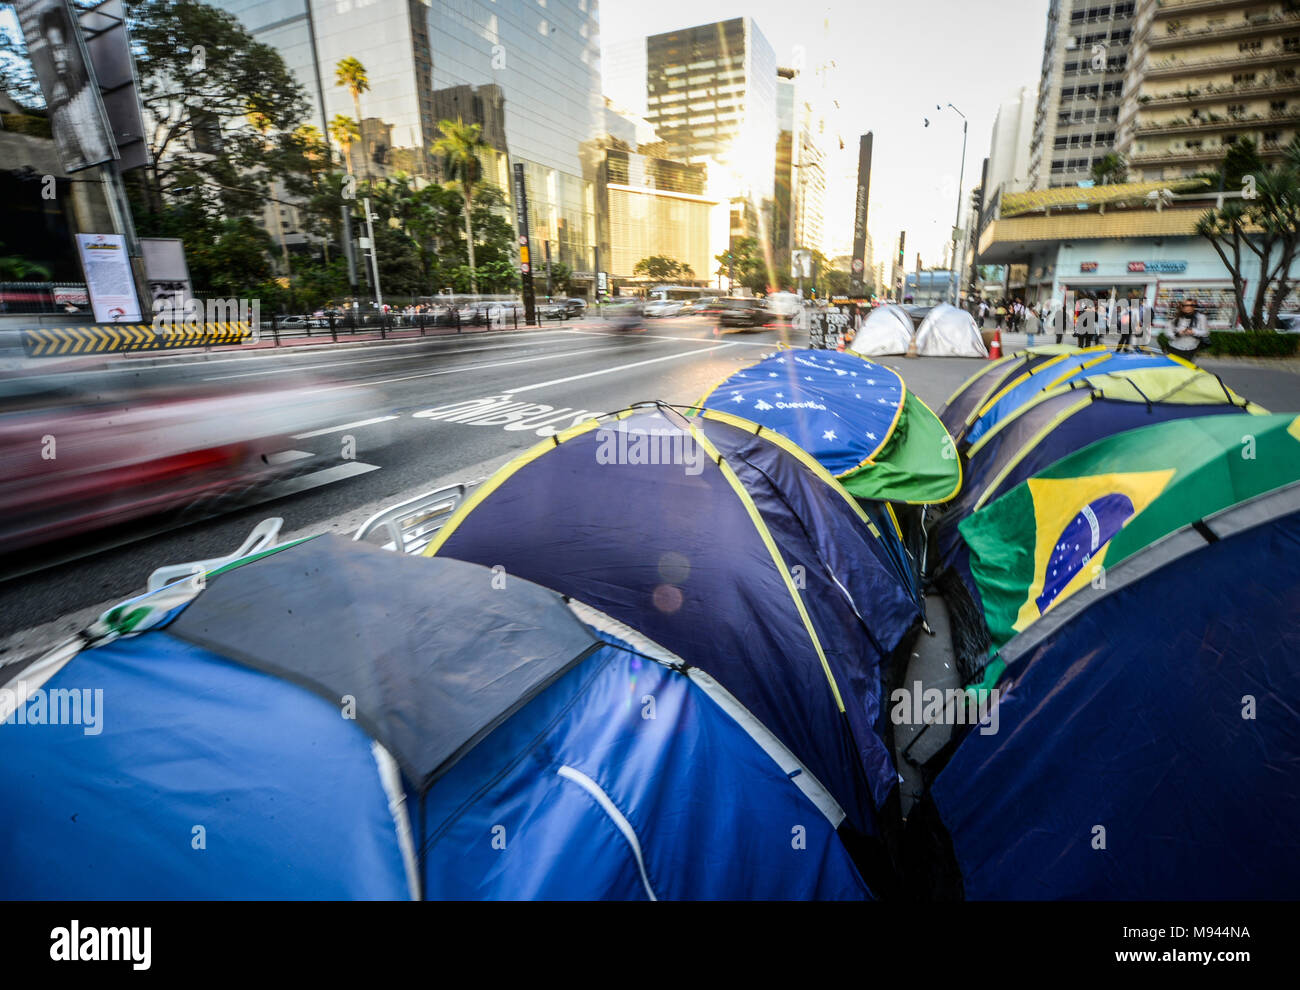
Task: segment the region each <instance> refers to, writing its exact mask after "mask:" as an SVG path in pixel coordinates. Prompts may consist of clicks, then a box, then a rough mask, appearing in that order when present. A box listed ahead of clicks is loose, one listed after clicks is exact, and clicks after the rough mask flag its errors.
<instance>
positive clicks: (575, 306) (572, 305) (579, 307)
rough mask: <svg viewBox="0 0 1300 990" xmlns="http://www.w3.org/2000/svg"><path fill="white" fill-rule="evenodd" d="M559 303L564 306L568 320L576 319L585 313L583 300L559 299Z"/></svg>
mask: <svg viewBox="0 0 1300 990" xmlns="http://www.w3.org/2000/svg"><path fill="white" fill-rule="evenodd" d="M560 302H562V303H563V304H564V306H565V309H566V310H567V312H568V316H569V318H570V319H577V318H578V317H581V316H585V315H586V313H587V300H585V299H578V298H577V297H574V298H572V299H561V300H560Z"/></svg>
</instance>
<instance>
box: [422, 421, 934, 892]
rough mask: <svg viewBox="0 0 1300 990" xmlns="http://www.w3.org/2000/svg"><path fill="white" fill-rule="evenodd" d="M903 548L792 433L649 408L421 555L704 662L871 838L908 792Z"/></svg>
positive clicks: (542, 462) (514, 482) (482, 495)
mask: <svg viewBox="0 0 1300 990" xmlns="http://www.w3.org/2000/svg"><path fill="white" fill-rule="evenodd" d="M696 455H698V456H696ZM575 492H576V493H581V494H580V496H575ZM890 539H896V536H895V535H894V534H892V533H887V532H882V531H881V530H879V529H878V528H877V527H876V526H875V525H874V524H872V523H871V522H870V521H869V519H868V518H867V516H866V514H865V513H864V512H863V510H862V509H861V507H859V506H858V504H857V502H856V501H855V500H854V499H853V498H852V496H850V495H849V494H848V493H847V492H845V491H844V489H843V488H841V487H840V486H839V485H838V484H837V483H836V482H835V480H834V479H833V478H831V476H830V475H829V474H828V473H827V471H826V469H825V468H823V467H822V466H821V465H820V464H818V463H817V461H816V460H814V459H813V458H812V457H811V456H810V455H809V454H807V453H806V452H804V451H802V450H800V449H799V448H798V447H797V446H795V445H794V444H793V443H792V442H790V441H789V440H787V439H786V438H785V437H783V436H781V435H779V434H777V433H774V432H772V431H770V430H766V429H764V428H763V427H761V426H759V425H757V424H754V423H752V422H749V421H748V420H742V419H738V418H736V417H734V416H731V415H729V414H727V413H722V412H717V411H714V410H704V411H702V412H701V413H700V414H699V415H698V416H695V417H692V418H690V419H687V418H686V417H684V416H682V415H681V414H680V413H679V412H677V410H675V409H673V408H671V407H668V406H663V405H658V404H646V405H643V406H637V407H633V408H631V409H628V410H625V411H623V412H621V413H618V414H615V415H612V416H608V417H603V418H601V419H599V420H590V421H588V422H586V423H583V424H579V425H578V426H575V427H573V428H571V429H569V430H567V431H565V432H564V433H561V434H558V435H557V436H556V437H554V438H552V439H549V440H546V441H543V442H542V443H541V444H539V445H537V446H536V447H534V448H533V449H532V450H530V451H527V452H525V453H524V454H522V455H520V456H519V457H518V458H516V459H515V460H514V461H513V462H511V463H510V464H508V465H506V466H505V467H504V468H502V469H501V470H500V471H498V472H497V473H496V474H495V475H494V476H493V477H492V478H490V479H488V481H487V482H485V483H484V484H483V485H482V486H481V487H480V488H479V489H478V490H477V491H476V492H475V493H474V494H473V495H472V496H471V497H470V498H469V499H468V500H467V501H466V502H465V503H464V504H463V505H462V506H461V507H460V509H459V510H458V511H457V512H456V514H455V515H454V516H453V517H452V518H451V519H450V520H449V521H448V522H447V524H446V525H445V526H444V527H443V528H442V529H441V530H440V531H439V532H438V535H437V537H435V539H434V541H433V542H432V543H430V545H429V547H428V549H427V550H426V553H429V554H431V555H432V554H437V555H439V556H451V557H459V558H460V559H462V560H469V561H473V562H476V563H481V564H484V565H486V566H489V567H494V566H500V567H501V568H502V569H503V571H504V573H506V574H508V575H518V576H520V577H522V578H525V579H527V580H530V581H534V582H536V583H538V584H541V585H544V586H546V587H550V588H553V589H554V590H556V591H559V592H560V593H561V594H565V595H571V596H572V597H574V598H576V599H578V600H579V601H583V602H586V603H587V604H589V605H591V606H592V607H593V608H599V609H601V610H602V611H604V612H606V613H608V614H609V615H611V616H612V617H613V618H615V619H617V620H619V621H620V622H624V623H626V624H627V625H629V626H631V627H632V628H633V629H636V630H637V631H638V632H640V633H641V634H643V635H645V636H648V637H649V638H650V639H652V640H654V641H655V642H657V643H661V644H663V646H664V647H665V648H666V649H669V650H672V651H673V652H674V653H676V654H677V655H679V656H681V657H682V658H683V659H684V660H685V661H686V662H687V663H689V664H691V665H692V666H697V667H700V668H702V669H703V670H704V671H706V672H707V673H709V674H710V675H711V676H712V677H714V678H715V679H716V680H717V681H718V682H719V683H720V684H722V685H723V686H724V687H725V688H726V689H727V690H728V691H730V692H731V693H732V694H734V695H735V696H736V698H737V699H738V700H739V701H740V703H741V704H743V705H744V706H745V707H746V708H747V709H748V710H749V711H751V712H753V714H754V716H755V717H756V718H758V719H759V720H760V721H761V722H762V723H763V724H764V725H765V726H767V728H768V729H770V730H771V731H772V733H773V734H774V735H775V736H776V737H777V738H778V739H780V740H781V741H782V742H783V743H784V745H785V746H786V747H787V748H788V749H789V750H790V751H791V752H792V753H794V754H795V755H796V756H797V757H798V758H799V759H800V760H801V761H802V762H803V763H804V764H805V765H807V766H808V768H809V770H811V771H812V772H813V773H814V774H815V775H816V776H817V778H818V779H819V780H820V781H821V782H822V783H823V784H824V785H825V786H826V788H827V790H828V791H829V792H830V793H831V794H832V795H833V796H834V797H835V798H836V800H837V801H838V802H839V804H840V806H841V807H843V808H844V810H845V813H846V815H847V816H848V818H847V824H849V825H850V826H851V827H852V828H853V829H854V830H856V831H857V832H859V833H860V834H862V835H868V836H870V835H879V834H881V833H882V831H883V829H882V826H881V820H882V818H884V819H885V820H886V821H889V820H890V816H882V815H881V814H880V809H881V808H882V807H884V805H885V803H886V802H887V801H888V800H889V799H890V798H891V796H893V795H895V794H896V786H897V774H896V772H895V769H894V765H893V760H892V758H891V756H890V754H889V746H888V742H887V737H888V734H889V728H890V727H889V725H888V720H887V717H886V716H887V712H886V708H885V705H884V703H883V702H884V699H883V691H884V678H885V677H886V676H887V672H888V671H889V669H890V667H891V665H892V664H893V661H894V659H895V654H896V652H897V651H898V649H899V647H900V646H901V645H902V644H903V643H904V640H905V638H907V637H908V635H909V633H910V632H911V631H912V629H913V628H915V625H916V623H918V621H919V618H920V607H919V604H918V603H917V601H916V600H915V598H914V597H913V595H912V592H911V582H910V577H909V576H908V575H907V574H905V573H904V572H902V571H901V570H900V568H899V564H898V556H897V555H896V554H895V553H893V552H891V549H890V547H889V546H888V545H887V543H886V541H887V540H890ZM891 815H892V812H891ZM868 882H869V883H870V882H871V878H870V877H869V878H868Z"/></svg>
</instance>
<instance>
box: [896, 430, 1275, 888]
mask: <svg viewBox="0 0 1300 990" xmlns="http://www.w3.org/2000/svg"><path fill="white" fill-rule="evenodd" d="M1277 419H1278V420H1279V422H1281V421H1284V420H1285V417H1277ZM1293 422H1294V421H1293ZM1207 425H1208V426H1210V428H1211V429H1212V428H1213V427H1215V426H1217V427H1222V428H1223V430H1224V432H1223V433H1221V434H1218V435H1217V436H1212V435H1211V434H1209V433H1207V432H1205V430H1206V427H1207ZM1229 425H1230V426H1232V427H1233V429H1231V430H1227V429H1226V428H1227V427H1228V426H1229ZM1255 425H1256V426H1260V425H1262V424H1255ZM1289 429H1291V428H1290V427H1286V426H1282V427H1274V428H1272V429H1261V430H1259V432H1258V433H1257V434H1256V435H1257V444H1258V445H1257V447H1256V451H1255V453H1256V457H1255V458H1254V459H1253V460H1251V459H1247V458H1243V457H1242V456H1241V454H1242V452H1243V451H1244V450H1245V449H1246V446H1245V444H1244V443H1242V442H1241V439H1242V436H1243V435H1244V434H1245V431H1244V430H1242V428H1241V424H1240V422H1239V421H1238V420H1237V418H1236V417H1216V418H1214V419H1213V420H1206V421H1195V420H1185V421H1182V422H1178V423H1171V424H1167V425H1165V426H1158V427H1152V428H1150V429H1149V430H1142V431H1137V432H1138V433H1145V434H1151V433H1155V432H1157V431H1164V432H1166V436H1165V438H1164V439H1166V440H1168V441H1171V442H1176V441H1181V442H1182V443H1187V442H1193V441H1204V442H1206V443H1212V442H1217V443H1218V444H1219V450H1220V451H1221V452H1222V455H1223V456H1221V457H1219V458H1218V459H1217V460H1211V459H1207V458H1200V459H1199V460H1200V463H1201V464H1202V468H1201V470H1200V471H1199V472H1196V473H1197V474H1199V477H1193V478H1190V479H1187V480H1186V481H1185V482H1184V481H1180V479H1183V478H1184V477H1185V475H1184V472H1185V471H1186V470H1187V468H1189V467H1190V463H1189V461H1188V459H1187V457H1186V456H1184V457H1181V458H1167V459H1165V460H1164V461H1161V460H1159V459H1154V458H1153V459H1150V460H1148V461H1147V462H1145V463H1138V462H1133V461H1132V460H1129V461H1128V462H1127V466H1128V467H1132V468H1137V469H1138V470H1137V473H1138V474H1145V475H1146V476H1147V477H1146V478H1145V479H1140V478H1138V477H1135V476H1129V477H1128V479H1127V480H1125V478H1124V474H1123V472H1122V470H1121V461H1120V460H1118V459H1117V461H1116V462H1115V464H1114V465H1113V470H1112V471H1111V474H1112V477H1114V478H1115V479H1116V480H1115V482H1114V484H1113V485H1112V486H1111V487H1109V488H1107V489H1106V490H1105V491H1104V492H1102V494H1099V495H1097V497H1096V498H1093V499H1090V501H1089V514H1087V515H1083V516H1082V518H1081V522H1082V526H1081V527H1072V526H1071V524H1070V523H1067V524H1065V525H1064V526H1062V527H1061V538H1057V536H1056V534H1055V533H1053V534H1052V535H1049V536H1048V537H1047V538H1046V542H1047V544H1048V545H1047V546H1046V547H1045V548H1044V551H1043V552H1044V553H1045V554H1046V555H1047V558H1048V559H1049V560H1052V561H1054V562H1056V563H1058V564H1059V563H1061V562H1064V561H1062V560H1060V559H1059V553H1058V551H1057V550H1056V548H1057V547H1058V546H1061V545H1064V547H1065V549H1066V550H1068V552H1069V554H1070V555H1074V553H1075V551H1074V549H1073V548H1074V545H1075V542H1078V543H1079V546H1080V552H1082V550H1083V548H1084V547H1085V546H1088V547H1091V545H1092V543H1091V540H1092V537H1091V536H1090V535H1089V534H1090V533H1092V532H1094V530H1093V521H1094V520H1095V521H1096V526H1097V529H1096V530H1095V532H1096V533H1097V534H1098V535H1099V536H1101V535H1103V534H1105V533H1106V532H1107V531H1108V530H1109V529H1110V528H1112V527H1113V526H1114V525H1115V523H1116V520H1117V519H1118V517H1119V516H1120V515H1123V513H1124V512H1125V511H1127V510H1126V507H1125V506H1124V504H1123V502H1122V501H1117V500H1115V499H1114V498H1113V496H1120V497H1121V498H1122V499H1125V500H1129V501H1132V500H1133V498H1136V499H1137V500H1138V501H1139V502H1140V501H1144V500H1147V499H1148V498H1150V496H1151V495H1152V494H1153V493H1155V492H1156V490H1157V488H1159V489H1160V491H1161V494H1155V497H1154V498H1150V501H1149V502H1148V508H1147V509H1146V511H1145V512H1144V513H1142V515H1153V516H1154V517H1158V518H1159V519H1160V520H1161V522H1160V523H1159V524H1158V525H1145V526H1143V527H1142V531H1143V533H1142V536H1141V537H1139V535H1138V534H1139V531H1138V530H1137V529H1133V532H1132V533H1131V534H1129V535H1128V546H1124V545H1120V544H1119V543H1118V542H1117V541H1118V539H1119V537H1118V536H1115V537H1113V538H1112V541H1111V544H1112V549H1111V552H1109V553H1107V554H1106V564H1107V567H1106V577H1105V582H1104V584H1102V583H1101V582H1098V585H1097V587H1092V586H1091V585H1088V586H1087V587H1086V590H1085V591H1084V592H1081V593H1079V594H1075V595H1073V596H1070V597H1066V596H1064V595H1062V594H1057V595H1056V597H1055V598H1054V602H1055V603H1056V604H1055V606H1054V607H1052V608H1051V609H1050V610H1049V611H1048V612H1046V614H1044V615H1043V616H1042V617H1041V618H1040V619H1039V620H1038V621H1037V622H1035V623H1033V624H1032V625H1030V626H1029V627H1028V628H1027V629H1026V630H1025V631H1024V632H1022V633H1020V634H1019V635H1017V636H1015V637H1014V638H1012V639H1011V640H1010V642H1008V643H1007V644H1006V645H1005V646H1004V647H1003V648H1002V651H1001V658H1002V660H1003V661H1004V662H1005V663H1006V671H1005V674H1004V675H1003V678H1002V680H1001V681H1000V682H999V683H998V695H997V696H996V702H995V704H996V707H995V708H994V709H992V710H993V711H994V712H996V724H995V720H993V719H990V720H989V723H988V728H992V729H994V731H990V732H983V731H980V730H977V729H971V730H970V731H969V732H968V733H967V734H966V735H965V736H964V738H961V739H960V741H959V742H958V743H957V744H956V746H955V752H953V755H952V757H951V759H950V760H949V762H948V763H947V765H946V766H945V767H943V768H942V769H941V770H940V771H939V773H938V776H937V778H936V779H935V782H934V784H933V785H932V789H931V791H930V794H929V796H928V797H927V799H926V800H925V801H923V802H922V805H921V806H920V807H919V808H918V809H914V810H913V811H912V813H911V814H910V815H909V816H908V831H909V833H910V835H911V837H913V838H915V839H916V840H917V844H918V846H919V847H921V848H925V849H931V850H934V849H942V850H946V851H947V855H946V856H945V857H942V858H940V859H939V860H937V861H932V862H941V863H944V866H945V867H946V868H943V869H938V870H935V871H934V873H933V874H931V875H930V877H929V878H928V879H929V882H930V884H931V886H930V887H929V889H930V890H931V891H932V892H942V893H944V894H946V895H950V896H958V897H960V896H965V897H966V898H970V899H990V898H991V899H1032V900H1039V899H1084V900H1236V899H1277V900H1292V899H1294V898H1295V896H1296V891H1297V890H1298V889H1300V856H1297V855H1296V836H1297V835H1300V720H1298V719H1297V718H1296V714H1295V713H1296V706H1297V699H1300V663H1297V662H1296V658H1297V657H1300V624H1298V623H1297V622H1296V621H1295V616H1296V611H1297V607H1298V606H1300V485H1298V484H1291V485H1288V486H1286V487H1283V488H1280V489H1276V490H1274V491H1272V492H1269V493H1266V494H1262V495H1257V496H1255V497H1253V498H1248V499H1245V500H1244V501H1239V502H1236V503H1235V504H1233V505H1230V506H1229V507H1227V508H1223V509H1219V510H1218V511H1210V512H1208V513H1205V512H1202V508H1201V506H1202V505H1214V504H1216V503H1219V504H1222V503H1223V502H1224V501H1225V500H1227V499H1233V498H1236V497H1237V496H1238V495H1240V494H1242V493H1244V492H1246V491H1249V490H1250V489H1252V488H1254V487H1256V485H1257V484H1268V483H1269V482H1271V481H1272V480H1276V479H1277V478H1278V477H1280V476H1284V475H1285V474H1286V471H1284V470H1275V469H1270V468H1268V466H1267V465H1266V464H1265V463H1264V462H1265V460H1266V458H1267V457H1269V456H1279V457H1285V458H1288V459H1289V461H1290V465H1291V473H1292V474H1293V475H1294V474H1295V472H1296V456H1297V454H1296V450H1295V449H1293V448H1294V447H1295V445H1296V441H1295V436H1294V434H1293V433H1288V430H1289ZM1175 435H1177V436H1175ZM1234 445H1235V446H1236V449H1235V450H1232V449H1231V448H1232V447H1233V446H1234ZM1288 445H1290V446H1288ZM1115 453H1116V454H1117V456H1118V455H1120V454H1121V452H1119V451H1116V452H1115ZM1180 453H1182V454H1187V453H1189V452H1188V451H1187V450H1186V448H1185V447H1180ZM1233 458H1235V460H1232V459H1233ZM1096 466H1100V465H1096ZM1276 467H1278V466H1276V465H1275V468H1276ZM1170 468H1172V469H1173V470H1174V475H1173V476H1172V477H1170V478H1169V479H1168V480H1167V481H1162V480H1161V477H1160V475H1161V474H1162V473H1163V472H1166V471H1168V470H1170ZM1108 470H1109V469H1108ZM1247 475H1250V476H1251V477H1252V479H1253V480H1251V481H1249V482H1248V481H1247V478H1246V476H1247ZM1270 476H1271V477H1270ZM1054 480H1058V481H1059V480H1063V479H1060V478H1057V479H1054ZM1184 484H1186V485H1190V486H1191V487H1190V488H1187V489H1185V490H1183V491H1179V489H1180V488H1183V487H1184ZM1161 486H1163V487H1161ZM1229 487H1231V488H1232V489H1233V491H1231V492H1229V491H1228V490H1227V489H1228V488H1229ZM1121 488H1127V493H1124V492H1122V491H1121ZM1211 489H1215V490H1217V491H1216V493H1215V494H1213V496H1212V497H1207V498H1206V499H1204V500H1202V499H1201V497H1200V494H1201V493H1204V494H1206V495H1207V496H1209V493H1210V490H1211ZM1081 497H1082V496H1081ZM1166 500H1169V501H1172V502H1176V503H1178V508H1177V510H1175V508H1174V506H1173V505H1168V506H1164V505H1162V503H1163V502H1165V501H1166ZM1071 501H1072V502H1073V503H1075V504H1077V499H1072V500H1071ZM1135 504H1136V503H1135ZM1022 505H1026V508H1027V504H1026V503H1022ZM1038 509H1039V507H1038V506H1037V504H1035V506H1034V511H1038ZM1063 511H1064V510H1063ZM1142 515H1139V516H1135V517H1130V518H1131V519H1132V521H1131V522H1130V523H1129V527H1126V528H1131V527H1138V526H1139V524H1141V523H1143V519H1142ZM1179 515H1181V516H1182V517H1183V518H1184V519H1186V518H1187V517H1188V516H1191V517H1192V519H1193V520H1194V521H1193V522H1190V524H1185V525H1177V524H1175V523H1174V519H1175V518H1177V517H1178V516H1179ZM1056 525H1057V523H1056V522H1052V523H1050V524H1049V527H1048V528H1049V529H1054V528H1055V527H1056ZM1166 526H1169V527H1171V528H1170V529H1168V530H1167V531H1166V532H1165V533H1164V535H1163V536H1162V537H1161V538H1159V539H1157V540H1155V541H1154V542H1148V543H1146V545H1145V546H1143V547H1142V548H1140V549H1136V550H1134V551H1133V552H1131V553H1127V552H1126V551H1127V550H1128V549H1129V548H1130V547H1132V546H1133V543H1134V542H1136V541H1137V540H1139V539H1147V538H1148V537H1150V536H1152V535H1153V534H1154V531H1155V530H1157V529H1160V530H1164V529H1165V528H1166ZM1079 529H1081V530H1082V531H1083V532H1082V535H1083V539H1082V540H1078V541H1076V540H1074V539H1073V533H1074V532H1076V531H1078V530H1079ZM1120 533H1121V534H1123V530H1121V531H1120ZM1021 546H1022V547H1025V545H1024V544H1022V545H1021ZM1103 548H1104V545H1102V546H1099V547H1098V549H1099V550H1100V549H1103ZM1025 549H1027V547H1025ZM1121 551H1125V554H1124V555H1123V559H1122V560H1121V559H1120V558H1121ZM1069 559H1081V557H1074V556H1071V557H1070V558H1069ZM1025 563H1027V560H1026V561H1025ZM1057 576H1058V577H1064V576H1065V574H1064V572H1062V571H1060V569H1059V566H1058V575H1057ZM1022 590H1023V589H1022ZM1027 594H1028V592H1027ZM1034 609H1035V610H1036V609H1037V606H1034ZM914 879H917V880H920V879H921V878H920V876H918V877H914ZM923 885H924V884H923Z"/></svg>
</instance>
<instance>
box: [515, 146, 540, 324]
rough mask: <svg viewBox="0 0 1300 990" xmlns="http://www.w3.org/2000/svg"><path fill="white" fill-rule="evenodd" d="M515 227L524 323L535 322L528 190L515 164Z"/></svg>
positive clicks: (535, 306)
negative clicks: (529, 240) (517, 241)
mask: <svg viewBox="0 0 1300 990" xmlns="http://www.w3.org/2000/svg"><path fill="white" fill-rule="evenodd" d="M514 173H515V227H516V229H517V230H518V232H519V275H520V277H521V279H522V281H523V294H524V322H525V323H527V324H529V325H530V326H531V325H533V324H535V323H536V322H537V298H536V297H535V296H534V295H533V266H532V263H531V260H530V256H529V251H528V246H529V245H528V190H527V189H526V188H525V186H524V166H523V163H522V162H515V168H514Z"/></svg>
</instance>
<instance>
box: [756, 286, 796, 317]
mask: <svg viewBox="0 0 1300 990" xmlns="http://www.w3.org/2000/svg"><path fill="white" fill-rule="evenodd" d="M763 302H764V304H765V305H766V306H767V308H768V310H769V311H770V312H771V313H773V314H774V315H775V316H777V317H778V318H780V319H782V320H790V319H793V318H794V315H795V314H796V313H798V312H799V310H801V309H802V308H803V300H802V299H800V298H799V296H798V294H797V293H794V292H773V293H772V294H771V295H770V296H768V297H767V298H766V299H764V300H763Z"/></svg>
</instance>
